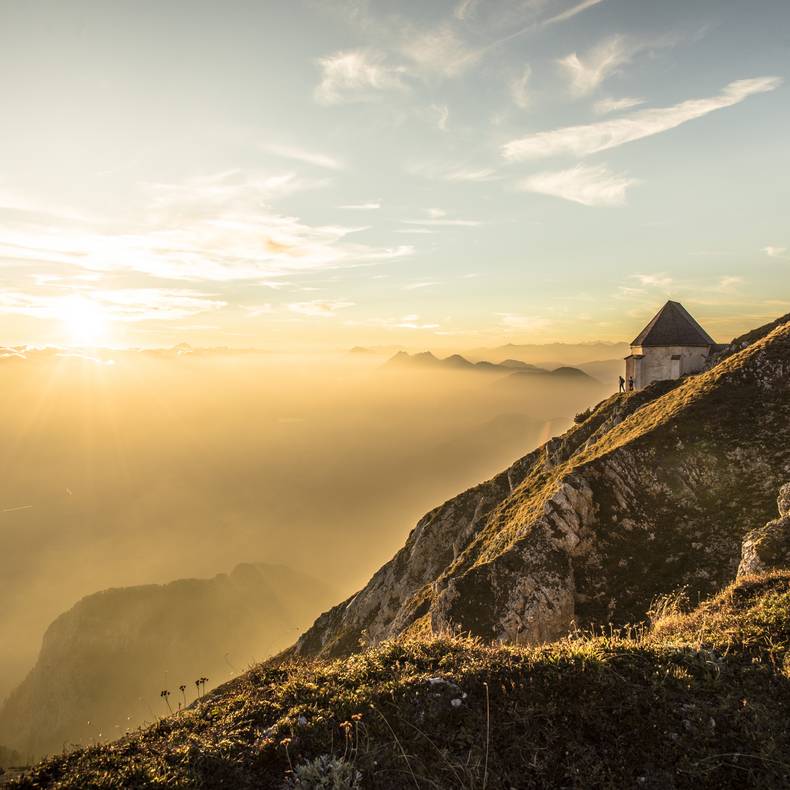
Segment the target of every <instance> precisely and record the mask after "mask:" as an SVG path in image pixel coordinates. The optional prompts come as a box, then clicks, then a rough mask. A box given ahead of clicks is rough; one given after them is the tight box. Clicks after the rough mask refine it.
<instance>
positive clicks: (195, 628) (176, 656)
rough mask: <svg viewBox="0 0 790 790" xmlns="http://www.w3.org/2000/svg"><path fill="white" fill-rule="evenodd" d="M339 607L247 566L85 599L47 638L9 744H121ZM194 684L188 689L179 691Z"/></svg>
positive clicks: (28, 748) (10, 714)
mask: <svg viewBox="0 0 790 790" xmlns="http://www.w3.org/2000/svg"><path fill="white" fill-rule="evenodd" d="M331 600H332V593H331V590H329V589H327V588H326V587H325V586H324V585H323V584H322V583H320V582H318V581H316V580H315V579H312V578H311V577H308V576H305V575H304V574H301V573H297V572H295V571H293V570H291V569H289V568H286V567H283V566H278V565H264V564H252V563H246V564H243V565H239V566H237V567H236V568H235V569H234V570H233V571H232V572H231V573H229V574H225V573H223V574H219V575H218V576H215V577H214V578H211V579H181V580H178V581H175V582H171V583H170V584H165V585H156V584H151V585H145V586H140V587H124V588H118V589H112V590H105V591H104V592H100V593H95V594H94V595H89V596H87V597H86V598H83V599H82V600H81V601H79V602H78V603H77V604H75V606H74V607H72V608H71V609H70V610H69V611H67V612H65V613H64V614H62V615H61V616H60V617H58V618H57V619H56V620H55V621H54V622H53V623H52V624H51V625H50V627H49V628H48V629H47V632H46V634H45V635H44V641H43V645H42V648H41V652H40V654H39V657H38V661H37V663H36V665H35V667H34V668H33V669H32V670H31V672H30V674H29V675H28V676H27V677H26V678H25V680H24V681H23V682H22V683H21V685H20V686H18V687H17V689H16V690H15V691H13V692H12V693H11V694H10V695H9V697H8V699H7V700H6V701H5V704H4V705H3V706H2V708H0V743H5V744H7V745H8V746H10V747H13V748H15V749H17V750H18V751H20V752H22V754H24V755H25V757H29V756H31V755H32V756H40V755H42V754H45V753H47V752H53V751H58V752H59V751H60V750H61V749H63V748H64V747H66V746H69V745H70V744H74V743H82V744H86V743H91V742H95V741H103V740H108V739H112V738H116V737H118V736H120V735H122V734H123V733H124V732H125V731H126V730H128V729H133V728H134V727H136V726H138V725H139V724H142V723H143V722H145V721H152V720H153V719H155V718H156V717H157V716H161V715H163V714H166V713H168V712H169V708H168V706H167V703H166V702H165V700H164V698H162V697H160V692H161V691H163V690H165V689H166V690H168V691H169V692H170V696H169V698H168V702H169V703H170V706H171V707H172V708H174V709H176V708H178V707H180V706H182V705H184V704H186V703H189V702H192V701H193V700H194V698H195V696H196V694H197V693H199V692H200V691H202V690H203V687H202V686H201V687H199V688H196V686H195V680H196V679H197V678H201V677H205V678H207V680H208V683H207V685H206V688H211V686H213V685H216V684H217V683H219V682H222V681H223V680H227V679H229V678H231V677H233V676H234V675H235V674H237V673H239V672H242V671H243V670H245V669H246V668H247V667H248V666H249V664H250V663H251V662H253V661H255V660H262V659H264V658H267V657H268V656H270V655H271V654H272V653H274V652H275V651H277V650H281V649H282V648H283V647H284V646H286V645H287V644H288V643H289V642H291V641H292V640H293V638H294V635H295V633H299V631H300V630H301V629H303V628H304V627H305V626H306V625H307V624H308V623H309V622H310V621H311V620H312V619H313V618H314V617H315V613H316V611H320V610H321V608H322V607H323V606H326V605H328V603H329V601H331ZM182 685H183V686H185V688H184V689H183V690H180V689H179V686H182Z"/></svg>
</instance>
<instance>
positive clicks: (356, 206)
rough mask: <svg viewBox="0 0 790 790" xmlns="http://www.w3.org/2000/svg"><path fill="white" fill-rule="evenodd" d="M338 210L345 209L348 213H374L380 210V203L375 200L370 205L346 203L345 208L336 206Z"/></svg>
mask: <svg viewBox="0 0 790 790" xmlns="http://www.w3.org/2000/svg"><path fill="white" fill-rule="evenodd" d="M338 208H345V209H349V210H350V211H376V210H377V209H380V208H381V203H380V202H379V201H377V200H375V201H371V202H370V203H347V204H346V205H345V206H338Z"/></svg>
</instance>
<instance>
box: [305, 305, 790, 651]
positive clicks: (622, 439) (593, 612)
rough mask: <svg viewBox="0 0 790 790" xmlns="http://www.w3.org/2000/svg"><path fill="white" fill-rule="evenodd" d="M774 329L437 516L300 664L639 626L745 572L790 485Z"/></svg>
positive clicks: (525, 461) (614, 403)
mask: <svg viewBox="0 0 790 790" xmlns="http://www.w3.org/2000/svg"><path fill="white" fill-rule="evenodd" d="M756 331H757V330H756ZM766 332H767V334H766V333H765V332H764V333H763V336H761V337H760V336H759V335H755V334H754V333H750V334H749V336H748V337H749V341H748V344H747V345H746V346H745V347H744V348H741V349H740V350H735V349H736V348H737V347H738V346H739V345H742V344H743V342H746V341H742V342H739V341H737V340H736V341H733V343H731V344H730V345H729V346H728V347H727V348H728V349H729V351H725V352H722V354H720V355H719V356H718V357H717V359H718V364H716V365H715V366H713V367H712V368H711V369H709V370H708V371H706V372H703V373H700V374H698V375H695V376H689V377H686V378H684V379H681V380H678V381H672V382H661V383H657V384H655V385H652V386H651V387H649V388H647V389H646V390H643V391H640V392H635V393H627V394H624V395H615V396H612V397H611V398H609V399H608V400H607V401H604V402H603V403H602V404H599V406H598V407H597V408H596V409H594V410H593V412H592V414H591V415H590V417H588V418H587V419H586V420H585V421H584V422H583V423H582V424H581V425H578V426H575V427H574V428H571V429H570V431H569V432H568V433H566V434H565V435H563V436H562V437H558V438H556V439H552V440H550V441H549V442H547V443H546V444H545V445H543V446H542V447H541V448H539V449H538V450H536V451H534V452H533V453H530V454H529V455H527V456H525V457H524V458H522V459H520V460H519V461H517V462H516V463H515V464H513V465H512V466H511V467H510V468H509V469H508V470H506V471H505V472H502V473H501V474H500V475H497V476H495V477H494V478H492V479H491V480H489V481H487V482H485V483H482V484H480V485H478V486H475V487H473V488H472V489H469V490H468V491H466V492H464V493H462V494H460V495H459V496H457V497H455V498H453V499H451V500H449V501H448V502H446V503H445V504H444V505H441V506H440V507H438V508H436V509H434V510H433V511H430V512H429V513H428V514H426V516H424V517H423V519H421V520H420V521H419V522H418V524H417V526H416V527H415V529H414V530H413V531H412V533H411V534H410V536H409V538H408V540H407V542H406V545H405V546H404V548H403V549H401V551H400V552H398V553H397V554H396V555H395V557H394V558H393V559H392V560H391V561H390V562H389V563H386V564H385V565H384V566H383V567H382V568H381V569H380V570H379V571H378V572H377V573H376V574H374V576H373V577H372V579H371V581H370V582H369V584H368V585H367V586H366V587H365V588H363V590H361V591H360V592H359V593H357V594H356V595H355V596H352V597H351V598H349V599H348V600H347V601H345V602H343V603H342V604H340V605H339V606H337V607H335V608H334V609H332V610H330V611H329V612H326V613H325V614H324V615H322V616H321V617H320V618H319V619H318V620H317V621H316V623H315V624H314V626H313V627H312V628H311V629H309V630H308V632H307V633H306V634H304V635H303V636H302V637H300V639H299V640H298V641H297V643H296V645H295V646H294V647H293V648H292V652H291V653H290V654H292V655H296V656H304V657H310V656H335V655H344V654H347V653H348V652H353V650H354V649H356V648H357V647H358V644H359V642H360V640H361V639H368V640H370V641H371V642H372V643H375V642H377V641H379V640H381V639H386V638H392V637H394V636H396V635H398V634H409V633H430V632H441V631H444V630H450V631H460V632H462V633H471V634H473V635H479V636H482V637H484V638H496V639H504V640H506V641H514V642H523V641H526V642H534V641H542V640H545V639H553V638H557V637H559V636H561V635H562V634H563V633H567V632H568V630H569V629H570V628H571V627H572V626H573V624H574V623H576V622H579V623H581V624H584V623H596V622H598V623H604V622H614V623H621V624H623V623H625V622H628V621H633V620H638V619H641V618H643V617H644V614H645V612H646V610H647V608H648V607H649V604H650V601H651V600H652V598H653V597H655V595H657V594H660V593H662V592H666V591H667V590H666V589H665V587H666V586H667V585H668V584H672V585H674V586H677V585H679V584H684V583H685V584H689V586H690V589H691V590H692V591H694V592H696V593H698V594H700V595H707V594H712V593H713V592H715V591H716V590H717V589H719V588H720V587H721V586H722V585H723V584H724V583H725V582H726V581H727V580H728V579H730V578H732V577H734V575H735V571H736V569H737V564H738V559H739V552H740V541H741V539H742V537H743V535H744V534H745V532H746V531H747V530H748V529H749V528H753V527H756V526H758V525H760V524H762V523H764V522H765V521H766V520H767V518H766V517H767V515H768V513H767V509H766V507H767V506H766V505H765V504H764V503H765V502H767V501H769V499H770V497H769V496H768V491H769V490H776V489H777V488H778V487H779V486H780V485H781V484H782V483H783V482H784V480H785V479H786V478H787V477H788V476H790V449H788V443H787V442H786V439H785V434H784V433H783V430H782V429H784V431H786V425H787V424H788V422H790V398H788V397H787V391H788V388H789V386H790V385H789V382H788V379H789V378H790V377H788V372H789V371H790V323H788V317H785V318H784V319H782V320H780V321H779V322H774V324H772V325H770V331H768V330H766ZM757 394H759V395H760V396H761V397H760V398H759V399H758V398H757V397H755V395H757ZM768 425H770V426H771V427H770V428H768V427H767V426H768ZM684 440H685V444H684ZM739 445H740V446H739ZM736 470H737V471H736ZM735 478H739V479H735ZM667 492H669V493H667ZM717 495H718V496H719V497H721V505H720V506H721V508H722V511H723V512H724V513H726V514H727V516H728V519H725V522H726V523H728V524H730V525H732V524H733V523H734V524H735V525H737V526H730V529H731V533H730V534H728V535H727V536H722V535H720V534H717V531H716V529H715V525H714V524H713V523H712V518H711V516H710V508H711V506H715V505H716V504H717V500H716V497H717ZM706 514H707V515H706ZM604 518H606V519H608V520H609V522H608V523H614V524H616V525H617V529H616V530H607V529H603V528H601V523H602V519H604ZM675 523H680V524H681V525H682V526H680V527H677V526H673V524H675ZM695 529H696V530H698V534H696V535H695V534H694V530H695ZM635 558H636V559H635ZM666 558H669V559H670V560H671V562H669V565H670V566H672V567H667V562H666V561H665V559H666ZM629 566H630V567H629ZM634 566H636V567H634ZM637 569H638V570H637ZM492 612H493V613H495V614H494V615H492V614H490V613H492Z"/></svg>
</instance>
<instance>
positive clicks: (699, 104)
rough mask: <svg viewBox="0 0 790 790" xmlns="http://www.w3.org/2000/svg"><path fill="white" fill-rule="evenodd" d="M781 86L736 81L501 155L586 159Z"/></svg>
mask: <svg viewBox="0 0 790 790" xmlns="http://www.w3.org/2000/svg"><path fill="white" fill-rule="evenodd" d="M781 84H782V78H781V77H756V78H754V79H745V80H737V81H735V82H731V83H729V85H727V86H726V87H725V88H724V89H723V90H722V91H721V93H719V94H717V95H716V96H711V97H708V98H704V99H689V100H687V101H684V102H680V104H675V105H673V106H671V107H660V108H655V109H647V110H639V111H637V112H634V113H631V114H630V115H626V116H623V117H621V118H615V119H612V120H610V121H599V122H597V123H591V124H584V125H581V126H564V127H561V128H559V129H554V130H552V131H548V132H536V133H535V134H530V135H527V136H526V137H521V138H519V139H516V140H511V141H510V142H508V143H506V144H505V145H504V146H503V148H502V154H503V156H504V157H505V159H508V160H510V161H513V162H520V161H527V160H530V159H543V158H546V157H551V156H560V155H564V154H570V155H573V156H578V157H582V156H588V155H589V154H594V153H597V152H599V151H606V150H608V149H610V148H616V147H617V146H620V145H624V144H625V143H631V142H634V141H635V140H641V139H643V138H645V137H651V136H652V135H656V134H660V133H661V132H666V131H668V130H670V129H674V128H675V127H677V126H680V125H681V124H684V123H687V122H688V121H692V120H694V119H696V118H702V117H703V116H704V115H707V114H708V113H711V112H714V111H716V110H721V109H723V108H725V107H732V106H733V105H735V104H739V103H740V102H742V101H744V99H747V98H748V97H749V96H753V95H755V94H759V93H766V92H768V91H772V90H775V89H776V88H778V87H779V86H780V85H781Z"/></svg>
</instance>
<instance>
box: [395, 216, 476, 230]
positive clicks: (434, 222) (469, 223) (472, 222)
mask: <svg viewBox="0 0 790 790" xmlns="http://www.w3.org/2000/svg"><path fill="white" fill-rule="evenodd" d="M402 222H404V223H405V224H406V225H425V226H426V227H448V228H450V227H456V228H476V227H478V225H482V223H481V222H480V220H477V219H451V218H448V217H445V218H442V219H404V220H402Z"/></svg>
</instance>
